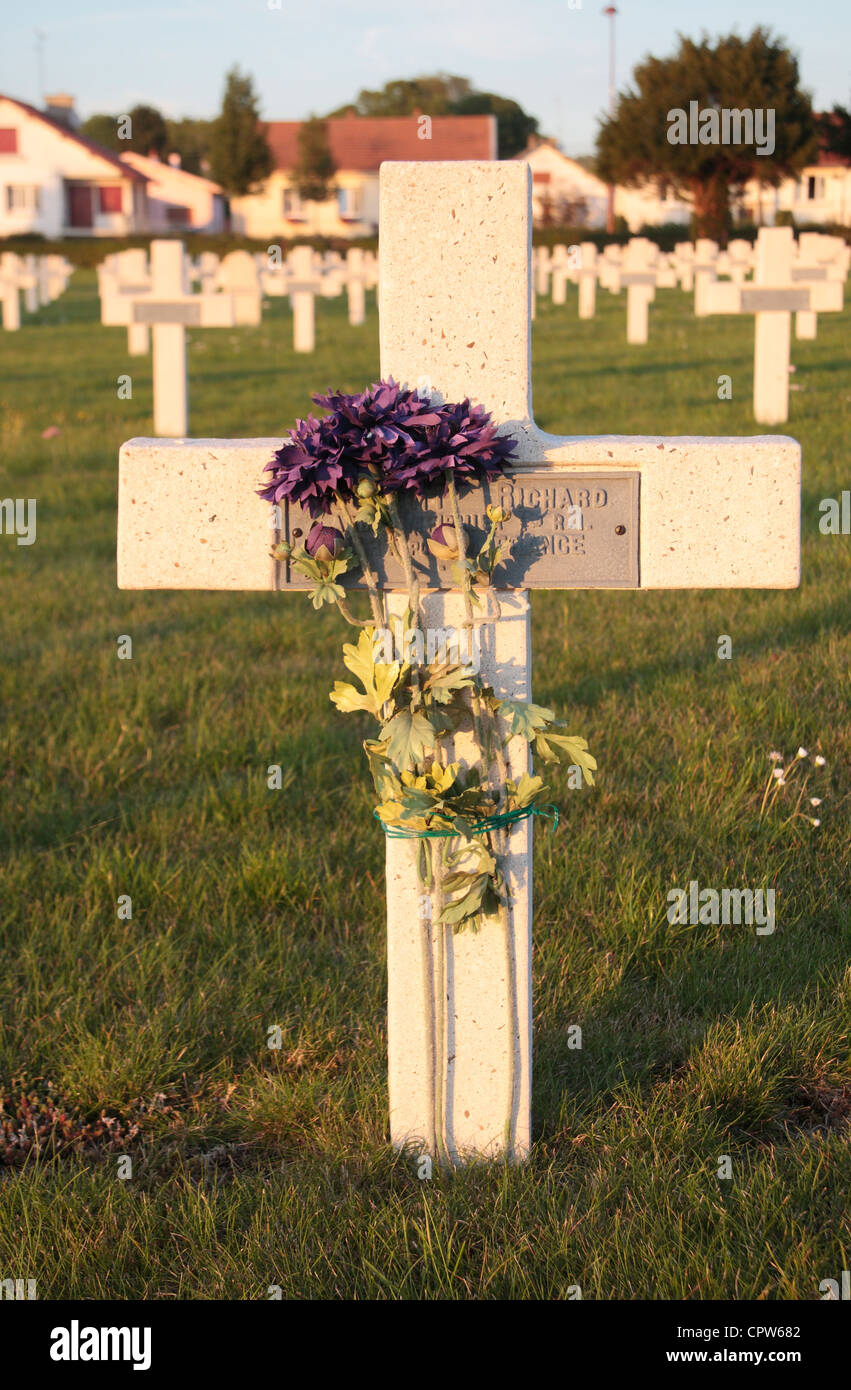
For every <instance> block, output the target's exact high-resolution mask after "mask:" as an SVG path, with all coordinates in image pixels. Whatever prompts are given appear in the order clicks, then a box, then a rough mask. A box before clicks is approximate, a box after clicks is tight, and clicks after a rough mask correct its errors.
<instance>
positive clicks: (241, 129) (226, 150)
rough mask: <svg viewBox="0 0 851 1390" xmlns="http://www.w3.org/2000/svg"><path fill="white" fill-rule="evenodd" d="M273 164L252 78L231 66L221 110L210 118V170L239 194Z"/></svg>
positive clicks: (233, 191) (224, 185) (228, 190)
mask: <svg viewBox="0 0 851 1390" xmlns="http://www.w3.org/2000/svg"><path fill="white" fill-rule="evenodd" d="M273 164H274V161H273V159H272V152H271V150H270V149H269V146H268V144H267V142H266V136H265V135H264V134H263V131H262V129H261V127H260V116H259V111H258V106H257V98H256V96H255V95H254V85H253V83H252V81H251V78H250V77H248V76H243V74H242V73H241V72H240V70H239V68H238V67H234V68H231V70H230V72H229V73H228V74H227V78H226V82H225V94H224V98H223V101H222V109H221V113H220V115H219V116H218V117H217V119H216V120H215V121H214V122H213V130H212V136H211V140H210V174H211V176H212V177H213V178H214V179H215V181H216V183H220V184H221V186H222V188H224V189H225V190H226V191H227V192H228V193H231V194H235V195H236V196H241V195H242V194H245V193H248V191H249V190H250V189H251V187H252V186H253V185H254V184H256V183H259V182H260V181H261V180H262V179H265V178H266V176H267V175H268V174H270V173H271V171H272V168H273Z"/></svg>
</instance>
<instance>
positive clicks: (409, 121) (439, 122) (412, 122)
mask: <svg viewBox="0 0 851 1390" xmlns="http://www.w3.org/2000/svg"><path fill="white" fill-rule="evenodd" d="M422 120H423V117H421V116H417V115H414V116H356V115H354V114H351V115H347V116H334V117H332V118H331V119H330V120H328V121H327V122H326V125H327V127H328V143H329V145H330V146H331V155H332V157H333V160H334V163H335V164H336V166H337V168H338V169H343V170H348V169H352V170H357V171H359V172H361V173H373V172H374V171H375V170H377V169H378V166H379V164H381V163H382V161H383V160H385V159H416V160H434V159H495V158H496V117H495V116H432V117H431V139H430V140H424V139H420V136H419V132H420V130H421V129H422V125H421V122H422ZM300 126H301V121H267V122H266V123H265V124H264V126H263V130H264V132H265V134H266V139H267V140H268V142H269V148H270V150H271V151H272V157H273V159H274V161H275V167H276V168H277V169H284V170H289V169H294V168H295V167H296V165H297V164H298V159H299V150H298V132H299V127H300Z"/></svg>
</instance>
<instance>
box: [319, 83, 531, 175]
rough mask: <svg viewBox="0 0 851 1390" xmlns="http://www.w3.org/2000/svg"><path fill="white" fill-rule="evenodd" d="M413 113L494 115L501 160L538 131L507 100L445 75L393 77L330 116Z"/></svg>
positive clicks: (526, 116) (508, 156) (367, 90)
mask: <svg viewBox="0 0 851 1390" xmlns="http://www.w3.org/2000/svg"><path fill="white" fill-rule="evenodd" d="M415 111H419V112H422V113H423V114H424V115H427V116H482V115H484V116H490V115H493V116H496V126H497V146H498V154H499V158H500V159H510V158H511V157H512V155H515V154H518V153H519V152H520V150H523V149H525V148H526V144H527V142H528V140H529V136H530V135H533V134H535V132H536V131H537V129H538V122H537V120H536V118H535V117H534V116H529V115H528V114H527V113H526V112H525V111H524V110H523V108H522V106H520V105H519V104H518V103H517V102H516V101H512V100H511V98H510V97H501V96H498V95H497V94H496V93H495V92H479V91H476V89H475V87H474V86H473V84H472V83H471V82H470V79H469V78H468V77H457V76H453V75H452V74H451V73H445V72H438V73H434V74H433V75H432V76H430V77H412V78H396V79H394V80H393V81H392V82H388V83H386V84H385V86H384V87H382V88H381V89H380V91H371V90H369V89H368V88H364V90H363V91H361V92H359V93H358V95H357V98H356V99H355V101H353V102H349V103H348V105H346V106H341V107H338V109H337V110H336V111H332V112H331V113H330V114H331V115H332V116H344V115H347V114H348V113H349V112H351V113H353V114H354V115H356V116H412V115H413V114H414V112H415Z"/></svg>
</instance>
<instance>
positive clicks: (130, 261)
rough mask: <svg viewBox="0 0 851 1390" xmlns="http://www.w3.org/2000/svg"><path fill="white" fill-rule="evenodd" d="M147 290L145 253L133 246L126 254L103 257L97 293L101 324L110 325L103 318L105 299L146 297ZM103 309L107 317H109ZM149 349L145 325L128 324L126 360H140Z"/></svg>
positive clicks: (141, 248) (107, 320)
mask: <svg viewBox="0 0 851 1390" xmlns="http://www.w3.org/2000/svg"><path fill="white" fill-rule="evenodd" d="M150 289H151V272H150V270H149V268H148V253H147V251H146V250H145V248H144V247H137V246H133V247H130V248H129V249H128V250H127V251H118V252H116V254H115V255H112V256H107V258H106V260H105V261H104V262H103V263H102V264H101V265H99V266H98V293H99V295H100V298H101V323H104V324H105V323H108V322H112V319H111V317H109V318H105V317H104V303H105V301H106V300H107V299H109V298H112V297H115V296H119V297H120V296H121V295H124V294H131V295H139V294H147V293H149V292H150ZM112 312H113V311H112V310H111V309H107V310H106V313H107V315H111V314H112ZM150 350H151V330H150V328H149V327H148V325H147V324H146V323H128V325H127V353H128V356H130V357H143V356H145V355H146V354H147V353H148V352H150Z"/></svg>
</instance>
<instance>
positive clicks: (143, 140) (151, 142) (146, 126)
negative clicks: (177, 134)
mask: <svg viewBox="0 0 851 1390" xmlns="http://www.w3.org/2000/svg"><path fill="white" fill-rule="evenodd" d="M127 114H128V115H129V117H130V139H129V140H119V142H118V148H119V149H120V150H135V151H136V153H137V154H151V153H152V152H153V153H154V154H156V155H157V156H158V157H159V158H160V159H161V158H162V156H163V155H164V154H165V152H166V147H167V145H168V131H167V130H166V124H165V119H164V117H163V116H162V114H161V113H160V112H159V111H158V110H157V108H156V107H155V106H134V107H132V108H131V110H130V111H128V113H127Z"/></svg>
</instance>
